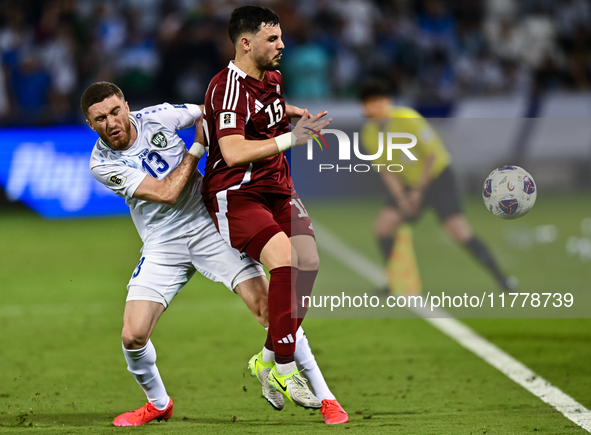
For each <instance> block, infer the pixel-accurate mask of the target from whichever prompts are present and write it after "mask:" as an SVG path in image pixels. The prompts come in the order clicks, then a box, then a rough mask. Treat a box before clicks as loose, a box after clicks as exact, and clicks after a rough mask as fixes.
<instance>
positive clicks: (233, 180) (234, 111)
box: [202, 62, 291, 200]
mask: <svg viewBox="0 0 591 435" xmlns="http://www.w3.org/2000/svg"><path fill="white" fill-rule="evenodd" d="M282 90H283V78H282V77H281V73H279V71H266V73H265V78H264V79H263V80H262V81H259V80H256V79H254V78H252V77H250V76H248V75H247V74H246V73H245V72H244V71H242V70H241V69H239V68H238V67H237V66H236V65H234V63H233V62H230V63H229V65H228V67H227V68H225V69H224V70H223V71H221V72H220V73H219V74H217V75H216V76H215V77H214V78H213V79H212V80H211V82H210V83H209V88H208V89H207V94H206V95H205V103H204V104H205V110H204V121H203V127H204V129H205V136H206V139H207V142H208V146H209V153H208V156H207V166H206V169H205V178H204V181H203V191H202V195H203V198H204V199H205V200H207V199H211V198H212V197H213V196H215V195H216V193H217V192H220V191H224V190H227V189H232V190H235V189H241V190H243V189H255V190H257V191H259V192H272V193H284V194H287V195H291V177H290V175H289V166H288V164H287V160H286V159H285V156H284V153H279V154H277V155H274V156H272V157H268V158H266V159H264V160H260V161H258V162H255V163H251V164H247V165H244V166H236V167H234V168H230V167H229V166H228V165H227V164H226V162H225V161H224V158H223V156H222V152H221V150H220V146H219V143H218V141H219V140H220V138H222V137H224V136H228V135H232V134H239V135H242V136H244V137H245V138H246V139H247V140H264V139H270V138H273V137H276V136H279V135H281V134H283V133H287V132H288V131H289V122H288V120H287V114H286V113H285V101H284V99H283V96H282V95H281V93H282Z"/></svg>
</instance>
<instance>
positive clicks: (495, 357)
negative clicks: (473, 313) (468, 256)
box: [314, 222, 591, 432]
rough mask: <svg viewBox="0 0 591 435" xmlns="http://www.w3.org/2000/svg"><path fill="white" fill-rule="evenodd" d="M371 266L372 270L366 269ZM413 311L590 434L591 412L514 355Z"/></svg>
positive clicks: (369, 273) (374, 279) (332, 245)
mask: <svg viewBox="0 0 591 435" xmlns="http://www.w3.org/2000/svg"><path fill="white" fill-rule="evenodd" d="M314 231H315V233H316V240H317V241H318V245H319V247H320V248H321V249H322V250H324V251H326V252H327V253H330V254H331V255H333V256H334V257H335V258H336V259H338V260H339V261H340V262H341V263H343V264H344V265H346V266H347V267H349V268H350V269H351V270H353V271H355V272H357V273H358V274H359V275H361V276H363V277H364V278H366V279H367V280H368V281H370V282H371V283H372V284H374V285H376V286H378V287H382V286H383V285H384V284H385V277H384V272H383V270H382V268H380V267H378V266H377V265H376V264H374V263H373V262H372V261H371V260H370V259H368V258H367V257H365V256H364V255H363V254H361V253H359V252H357V251H356V250H354V249H353V248H351V247H349V246H348V245H347V244H345V243H344V242H343V241H342V240H340V239H338V238H337V237H336V236H334V235H332V234H331V233H330V232H329V231H328V230H327V229H325V228H324V227H322V226H321V225H319V224H318V223H317V222H315V223H314ZM368 265H369V267H366V266H368ZM411 310H412V311H413V312H414V313H415V314H416V315H418V316H419V317H422V318H423V319H424V320H426V321H427V322H429V323H430V324H431V325H433V326H434V327H435V328H437V329H439V330H440V331H441V332H443V333H444V334H446V335H448V336H449V337H451V338H452V339H454V340H455V341H456V342H458V343H459V344H460V345H462V346H463V347H465V348H466V349H468V350H469V351H471V352H473V353H474V354H476V355H477V356H479V357H480V358H482V359H483V360H484V361H486V362H487V363H489V364H490V365H491V366H493V367H494V368H496V369H497V370H499V371H500V372H501V373H503V374H504V375H505V376H507V377H508V378H509V379H511V380H513V381H514V382H516V383H518V384H519V385H521V386H522V387H523V388H525V389H526V390H527V391H529V392H530V393H532V394H533V395H534V396H537V397H539V398H540V399H541V400H542V401H544V402H546V403H547V404H549V405H550V406H552V407H554V408H555V409H556V410H557V411H559V412H560V413H562V414H563V415H564V416H565V417H566V418H568V419H569V420H571V421H572V422H573V423H575V424H577V425H578V426H580V427H582V428H583V429H585V430H586V431H588V432H591V411H589V410H588V409H587V408H585V407H584V406H583V405H581V404H580V403H579V402H577V401H576V400H575V399H573V398H572V397H570V396H569V395H568V394H566V393H564V392H563V391H561V390H560V389H559V388H557V387H555V386H554V385H552V384H551V383H550V382H548V381H546V380H545V379H544V378H542V377H540V376H538V375H537V374H536V373H534V372H533V371H532V370H530V369H529V368H527V367H526V366H525V365H523V364H522V363H521V362H519V361H517V360H516V359H515V358H513V357H512V356H511V355H509V354H507V353H506V352H504V351H502V350H501V349H499V348H498V347H497V346H495V345H494V344H492V343H491V342H489V341H488V340H486V339H485V338H483V337H482V336H480V335H478V334H477V333H476V332H475V331H473V330H472V329H471V328H469V327H468V326H466V325H465V324H463V323H462V322H460V321H459V320H457V319H454V318H453V317H452V316H451V315H449V314H448V313H446V312H445V311H443V310H438V314H439V315H440V316H441V317H443V318H433V313H432V312H430V310H429V309H428V308H411Z"/></svg>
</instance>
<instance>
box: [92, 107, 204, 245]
mask: <svg viewBox="0 0 591 435" xmlns="http://www.w3.org/2000/svg"><path fill="white" fill-rule="evenodd" d="M200 116H201V110H200V109H199V106H197V105H195V104H175V105H173V104H168V103H164V104H159V105H157V106H152V107H146V108H145V109H142V110H139V111H137V112H131V114H130V120H131V123H132V125H133V128H135V129H136V130H137V139H136V141H135V143H134V144H133V145H132V146H131V148H129V149H127V150H125V151H116V150H113V149H111V148H110V147H109V146H108V145H107V144H106V143H105V142H103V141H102V140H101V139H98V140H97V142H96V144H95V146H94V149H93V150H92V155H91V158H90V171H91V172H92V175H93V176H94V178H96V179H97V180H98V181H100V182H101V183H103V184H104V185H105V186H107V187H108V188H109V189H111V190H112V191H113V192H115V193H116V194H117V195H119V196H121V197H123V198H125V200H126V203H127V205H128V206H129V208H130V211H131V217H132V219H133V222H134V224H135V226H136V228H137V231H138V233H139V235H140V237H141V239H142V241H143V242H144V244H146V243H148V242H149V243H150V244H159V243H163V242H166V241H168V240H171V239H174V238H177V237H180V236H183V235H187V234H189V233H191V232H192V230H196V229H198V228H199V226H200V225H203V219H204V214H203V213H198V211H199V210H200V209H201V208H203V202H202V200H201V182H202V175H201V174H200V173H199V171H197V170H195V173H194V174H193V175H192V177H191V179H190V180H189V182H188V183H187V185H186V186H185V188H184V189H183V191H182V193H181V194H180V196H179V198H178V200H177V202H176V204H174V205H167V204H161V203H157V202H149V201H144V200H141V199H137V198H134V197H133V194H134V193H135V191H136V189H137V188H138V186H139V185H140V184H141V182H142V181H143V180H144V178H145V177H147V176H152V177H154V178H157V179H158V180H162V179H164V178H166V177H167V176H168V175H169V174H170V173H171V172H172V171H174V169H175V168H176V167H177V166H178V165H179V164H180V163H181V161H182V160H183V157H184V156H185V154H186V153H187V148H186V147H185V143H184V142H183V140H182V139H181V138H180V137H179V136H178V134H177V133H176V131H177V130H181V129H183V128H187V127H190V126H192V125H194V124H195V121H196V120H197V119H199V117H200ZM206 217H208V216H206Z"/></svg>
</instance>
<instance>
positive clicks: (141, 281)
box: [127, 221, 265, 307]
mask: <svg viewBox="0 0 591 435" xmlns="http://www.w3.org/2000/svg"><path fill="white" fill-rule="evenodd" d="M210 222H211V221H210ZM195 271H198V272H199V273H201V274H202V275H203V276H204V277H206V278H208V279H210V280H212V281H215V282H221V283H223V284H224V285H225V286H226V287H228V288H229V289H230V290H233V289H235V288H236V286H237V285H238V284H240V283H241V282H243V281H246V280H248V279H251V278H255V277H258V276H265V272H264V271H263V268H262V266H261V265H260V264H259V263H258V262H256V261H254V260H253V259H252V258H250V257H249V256H248V255H246V254H241V253H240V252H238V251H237V250H236V249H234V248H232V247H231V246H230V245H229V244H228V243H227V242H226V241H224V239H222V237H221V236H220V235H219V233H218V232H217V230H216V228H215V226H214V224H213V222H211V224H209V225H204V226H203V227H202V228H200V231H198V232H197V233H195V234H191V235H187V236H186V237H181V238H177V239H173V240H170V241H167V242H164V243H160V244H157V245H153V246H144V248H143V250H142V257H141V258H140V261H139V262H138V264H137V266H136V268H135V270H134V271H133V274H132V276H131V279H130V280H129V284H128V285H127V290H128V293H127V300H128V301H132V300H141V301H153V302H159V303H161V304H162V305H164V306H165V307H168V304H169V303H170V301H171V300H172V299H173V298H174V297H175V296H176V294H177V293H178V292H180V291H181V290H182V288H183V287H184V286H185V284H186V283H187V282H189V280H190V279H191V278H192V277H193V274H194V273H195Z"/></svg>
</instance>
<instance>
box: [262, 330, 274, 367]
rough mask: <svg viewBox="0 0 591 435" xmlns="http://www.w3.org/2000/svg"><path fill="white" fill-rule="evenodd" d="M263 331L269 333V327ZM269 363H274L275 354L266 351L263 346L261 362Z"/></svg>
mask: <svg viewBox="0 0 591 435" xmlns="http://www.w3.org/2000/svg"><path fill="white" fill-rule="evenodd" d="M265 331H267V332H268V331H269V327H268V326H267V327H266V328H265ZM270 361H275V352H273V351H272V350H269V349H267V348H266V347H265V346H263V362H270Z"/></svg>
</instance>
